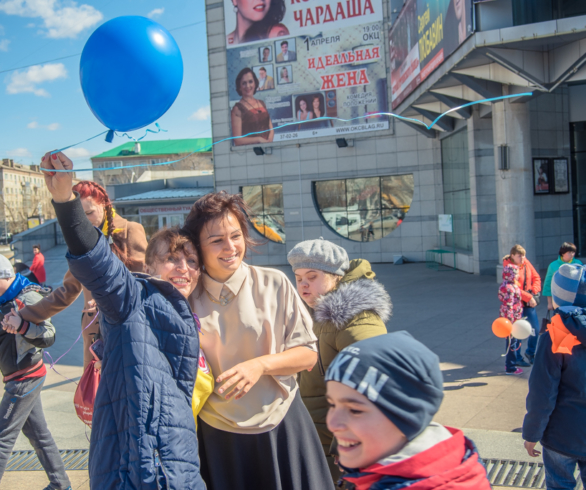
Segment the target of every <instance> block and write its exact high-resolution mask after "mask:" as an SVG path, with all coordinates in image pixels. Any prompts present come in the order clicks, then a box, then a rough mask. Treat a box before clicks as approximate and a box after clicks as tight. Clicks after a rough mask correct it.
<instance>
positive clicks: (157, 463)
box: [155, 449, 171, 490]
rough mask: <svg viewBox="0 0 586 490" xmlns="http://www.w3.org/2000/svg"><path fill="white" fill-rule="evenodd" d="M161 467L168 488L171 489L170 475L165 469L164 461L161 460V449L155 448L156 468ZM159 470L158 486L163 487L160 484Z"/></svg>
mask: <svg viewBox="0 0 586 490" xmlns="http://www.w3.org/2000/svg"><path fill="white" fill-rule="evenodd" d="M159 467H160V468H161V471H162V472H163V476H164V477H165V486H166V487H167V490H171V487H170V486H169V477H168V476H167V472H166V471H165V466H164V465H163V461H161V458H160V457H159V451H158V450H157V449H155V468H159ZM158 476H159V471H158V470H157V477H156V480H157V487H158V488H161V487H160V485H159V478H158Z"/></svg>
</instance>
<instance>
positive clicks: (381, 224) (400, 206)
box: [313, 174, 414, 242]
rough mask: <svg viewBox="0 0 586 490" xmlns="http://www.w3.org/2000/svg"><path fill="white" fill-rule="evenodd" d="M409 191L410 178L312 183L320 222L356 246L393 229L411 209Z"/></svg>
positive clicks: (376, 238)
mask: <svg viewBox="0 0 586 490" xmlns="http://www.w3.org/2000/svg"><path fill="white" fill-rule="evenodd" d="M413 189H414V185H413V174H407V175H391V176H384V177H366V178H360V179H345V180H326V181H320V182H314V183H313V192H314V197H315V202H316V203H317V207H318V210H319V212H320V214H321V216H322V218H323V220H324V221H325V222H326V223H327V225H328V226H329V227H330V228H331V229H332V230H334V231H335V232H336V233H338V234H339V235H341V236H343V237H344V238H348V239H349V240H353V241H356V242H370V241H374V240H379V239H381V238H383V237H384V236H387V235H388V234H389V233H391V232H392V231H393V230H394V229H396V228H397V226H399V225H400V224H401V223H402V222H403V219H404V217H405V214H407V212H408V211H409V208H410V207H411V201H412V200H413Z"/></svg>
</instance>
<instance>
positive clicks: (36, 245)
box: [33, 243, 41, 252]
mask: <svg viewBox="0 0 586 490" xmlns="http://www.w3.org/2000/svg"><path fill="white" fill-rule="evenodd" d="M33 248H37V249H38V250H39V252H40V251H41V245H39V244H38V243H35V244H34V245H33Z"/></svg>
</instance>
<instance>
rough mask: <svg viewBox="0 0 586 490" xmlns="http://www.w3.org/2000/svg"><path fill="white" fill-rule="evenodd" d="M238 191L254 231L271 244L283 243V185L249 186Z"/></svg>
mask: <svg viewBox="0 0 586 490" xmlns="http://www.w3.org/2000/svg"><path fill="white" fill-rule="evenodd" d="M240 190H241V192H242V197H243V199H244V201H245V202H246V204H247V205H248V207H249V208H250V216H249V219H250V223H251V224H252V226H253V227H254V228H255V229H256V231H258V232H259V233H260V234H261V235H262V236H264V237H266V238H268V239H269V240H271V241H272V242H276V243H285V210H284V206H283V184H268V185H249V186H243V187H241V189H240Z"/></svg>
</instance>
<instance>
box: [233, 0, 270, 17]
mask: <svg viewBox="0 0 586 490" xmlns="http://www.w3.org/2000/svg"><path fill="white" fill-rule="evenodd" d="M233 3H234V5H235V6H236V7H238V13H239V14H240V15H241V16H242V17H244V18H245V19H246V20H248V21H250V22H259V21H261V20H263V19H264V18H265V15H267V12H268V11H269V8H270V7H271V0H235V2H233Z"/></svg>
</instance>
